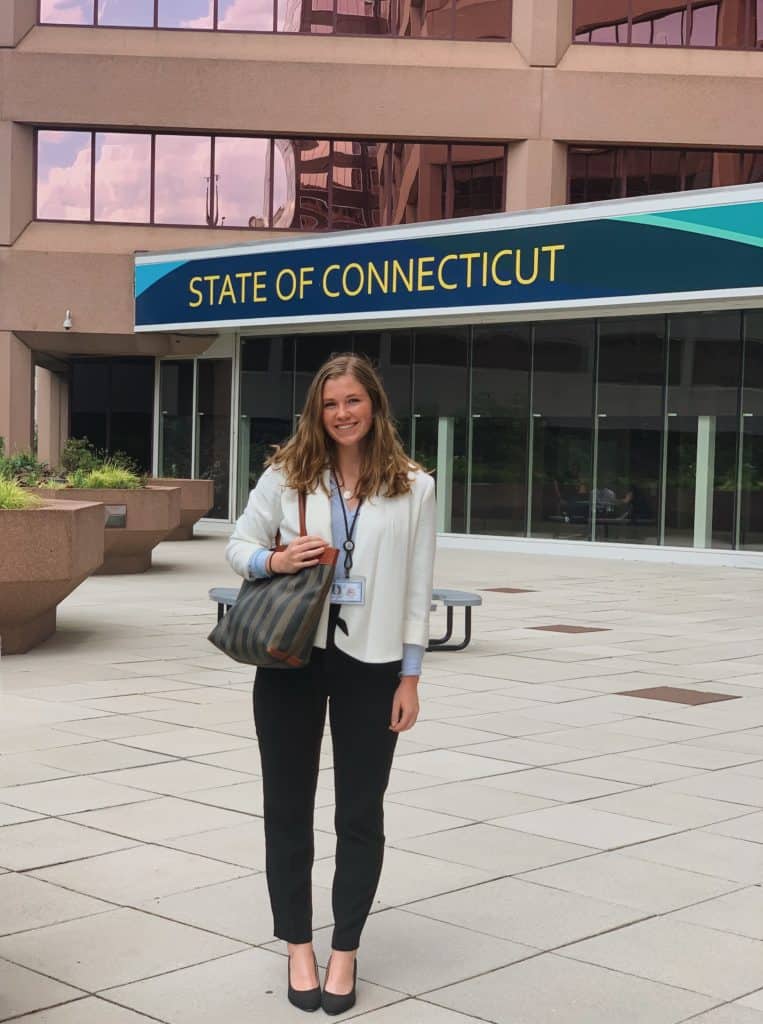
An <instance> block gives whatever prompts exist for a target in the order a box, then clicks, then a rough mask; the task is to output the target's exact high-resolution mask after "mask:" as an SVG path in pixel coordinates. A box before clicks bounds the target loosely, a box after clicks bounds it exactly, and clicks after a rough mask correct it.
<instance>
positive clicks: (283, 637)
mask: <svg viewBox="0 0 763 1024" xmlns="http://www.w3.org/2000/svg"><path fill="white" fill-rule="evenodd" d="M299 532H300V536H302V537H306V536H307V526H306V522H305V496H304V494H300V496H299ZM283 550H284V546H283V545H277V546H276V551H283ZM338 554H339V552H338V550H337V549H336V548H332V547H327V548H326V550H325V551H324V552H323V555H322V556H321V560H320V563H319V564H318V565H312V566H309V567H308V568H306V569H301V570H300V571H299V572H297V573H293V574H289V573H284V574H282V575H278V576H269V577H267V578H266V579H261V580H244V582H243V583H242V584H241V589H240V590H239V592H238V597H237V598H236V603H235V604H234V605H232V606H231V608H230V609H229V610H228V612H227V613H226V614H225V615H224V616H223V617H222V619H221V620H220V621H219V622H218V623H217V625H216V626H215V628H214V629H213V630H212V632H211V633H210V634H209V639H210V641H211V642H212V643H213V644H214V645H215V647H217V648H218V650H220V651H222V652H223V654H227V655H228V657H230V658H233V659H234V661H240V662H242V663H243V664H245V665H257V666H259V667H261V668H301V667H302V666H303V665H306V664H307V663H308V661H309V660H310V655H311V653H312V650H313V644H314V642H315V634H316V632H317V631H318V623H319V622H320V618H321V614H322V612H323V608H324V605H325V603H326V599H327V598H328V595H329V591H330V589H331V584H332V582H333V579H334V567H335V565H336V560H337V555H338Z"/></svg>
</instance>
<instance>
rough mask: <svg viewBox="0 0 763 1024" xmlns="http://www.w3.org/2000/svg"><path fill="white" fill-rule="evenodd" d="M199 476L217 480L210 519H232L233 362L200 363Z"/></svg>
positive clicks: (219, 360) (205, 361)
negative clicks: (231, 427)
mask: <svg viewBox="0 0 763 1024" xmlns="http://www.w3.org/2000/svg"><path fill="white" fill-rule="evenodd" d="M197 366H198V370H197V374H198V381H197V387H198V399H197V410H198V448H199V450H198V472H197V474H196V475H197V476H198V477H200V478H202V479H204V480H214V485H215V490H214V495H215V503H214V506H213V507H212V509H211V510H210V511H209V512H208V515H209V516H210V518H212V519H227V518H228V488H229V484H230V395H231V360H230V359H199V360H198V363H197Z"/></svg>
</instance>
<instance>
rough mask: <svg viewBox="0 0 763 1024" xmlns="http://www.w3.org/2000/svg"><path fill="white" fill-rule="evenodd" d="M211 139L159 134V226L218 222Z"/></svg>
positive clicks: (156, 205)
mask: <svg viewBox="0 0 763 1024" xmlns="http://www.w3.org/2000/svg"><path fill="white" fill-rule="evenodd" d="M211 150H212V143H211V139H209V138H207V137H206V136H193V135H157V136H156V156H155V172H154V175H155V184H154V192H155V199H154V219H155V221H156V223H157V224H209V225H214V224H217V223H219V219H218V202H217V195H216V190H215V188H214V187H211V186H213V183H212V180H211Z"/></svg>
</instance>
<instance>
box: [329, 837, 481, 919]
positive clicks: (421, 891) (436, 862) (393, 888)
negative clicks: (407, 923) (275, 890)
mask: <svg viewBox="0 0 763 1024" xmlns="http://www.w3.org/2000/svg"><path fill="white" fill-rule="evenodd" d="M496 873H497V872H495V871H485V870H482V869H480V868H475V867H468V866H466V865H463V864H451V863H449V862H447V861H443V860H440V859H439V858H438V857H427V856H425V855H424V854H420V853H410V852H408V851H406V850H397V849H395V848H394V847H393V846H390V845H389V844H388V845H387V848H386V850H385V851H384V870H383V871H382V876H381V880H380V882H379V888H378V890H377V893H376V901H375V903H374V906H376V905H377V903H378V904H383V905H385V906H389V907H398V906H402V905H404V904H406V903H411V902H413V901H414V900H420V899H422V898H424V897H427V896H437V895H440V894H441V893H445V892H453V891H455V890H458V889H463V888H465V887H467V886H472V885H475V884H476V883H478V882H484V881H488V880H489V879H491V878H493V877H495V874H496ZM333 877H334V858H333V857H326V858H324V859H323V860H320V861H318V862H317V863H316V864H315V866H314V868H313V882H314V883H316V884H317V885H321V886H324V887H326V888H327V889H328V888H330V887H331V883H332V881H333Z"/></svg>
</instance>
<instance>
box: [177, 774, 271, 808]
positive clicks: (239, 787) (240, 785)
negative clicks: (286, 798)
mask: <svg viewBox="0 0 763 1024" xmlns="http://www.w3.org/2000/svg"><path fill="white" fill-rule="evenodd" d="M189 795H190V796H191V797H193V799H194V800H195V801H197V802H198V803H201V804H209V805H210V806H211V807H222V808H227V809H228V810H229V811H239V812H240V813H242V814H259V815H260V816H261V815H262V813H263V808H264V803H263V801H264V796H263V792H262V780H261V779H253V780H251V781H250V782H237V783H236V784H235V785H233V786H213V787H212V789H195V790H194V791H193V793H191V794H189Z"/></svg>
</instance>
